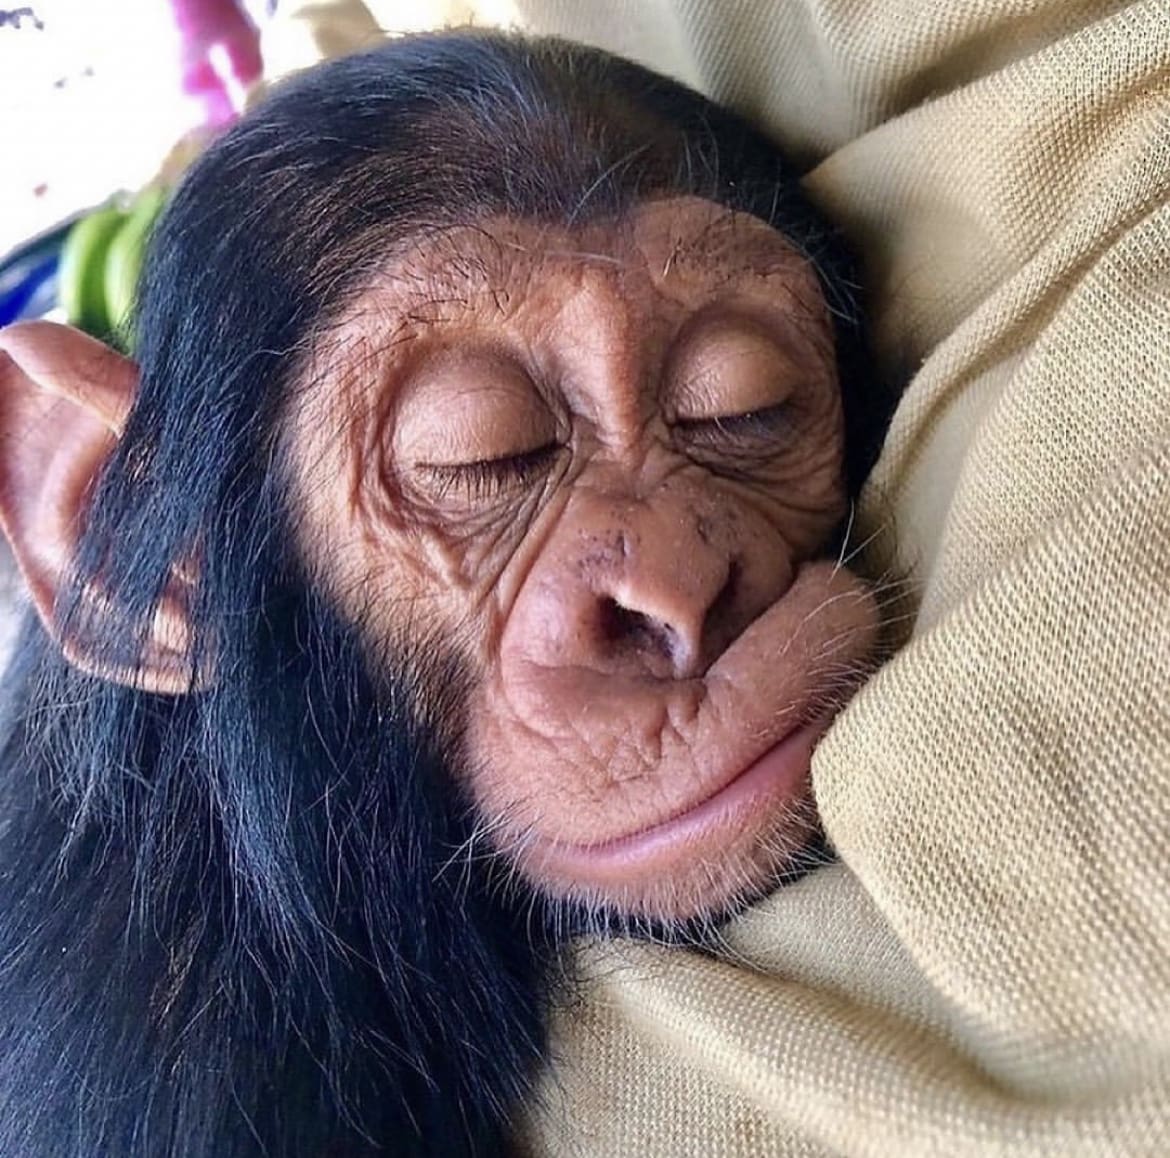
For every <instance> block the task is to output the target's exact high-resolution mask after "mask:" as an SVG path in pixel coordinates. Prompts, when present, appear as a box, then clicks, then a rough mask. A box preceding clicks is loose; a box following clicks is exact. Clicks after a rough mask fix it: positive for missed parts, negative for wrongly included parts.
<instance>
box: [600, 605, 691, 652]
mask: <svg viewBox="0 0 1170 1158" xmlns="http://www.w3.org/2000/svg"><path fill="white" fill-rule="evenodd" d="M599 618H600V626H601V634H602V638H603V639H604V640H605V642H606V643H607V644H609V645H610V646H611V647H613V646H625V647H632V648H634V649H635V650H637V651H645V650H653V651H655V652H658V653H659V654H660V655H662V656H663V657H665V658H666V659H670V658H672V655H673V651H674V638H673V637H674V632H673V631H672V630H671V628H670V627H669V626H668V625H667V624H665V623H660V622H659V621H658V620H656V619H652V618H651V617H650V616H649V615H645V614H644V613H643V612H641V611H631V610H630V609H629V608H628V607H623V606H622V605H621V604H620V603H619V602H618V601H617V600H616V599H611V598H608V597H607V598H605V599H602V600H601V606H600V616H599Z"/></svg>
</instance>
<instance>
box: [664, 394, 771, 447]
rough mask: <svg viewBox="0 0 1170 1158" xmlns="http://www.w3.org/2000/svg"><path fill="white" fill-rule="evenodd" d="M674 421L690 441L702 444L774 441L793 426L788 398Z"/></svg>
mask: <svg viewBox="0 0 1170 1158" xmlns="http://www.w3.org/2000/svg"><path fill="white" fill-rule="evenodd" d="M675 425H676V427H677V429H679V430H680V431H681V432H682V433H683V434H685V435H686V437H687V438H688V439H689V440H690V441H692V442H698V443H699V444H700V445H711V444H715V443H719V444H726V443H728V442H732V443H739V444H748V445H752V444H758V443H764V442H774V441H775V440H776V439H777V438H779V437H782V436H783V435H785V434H787V433H788V432H789V431H790V430H791V428H792V411H791V408H790V406H789V405H788V403H787V402H781V403H779V404H778V405H776V406H765V407H763V408H761V409H760V410H748V411H746V412H745V413H743V414H731V415H727V416H721V417H718V418H688V419H681V420H679V421H678V422H676V424H675Z"/></svg>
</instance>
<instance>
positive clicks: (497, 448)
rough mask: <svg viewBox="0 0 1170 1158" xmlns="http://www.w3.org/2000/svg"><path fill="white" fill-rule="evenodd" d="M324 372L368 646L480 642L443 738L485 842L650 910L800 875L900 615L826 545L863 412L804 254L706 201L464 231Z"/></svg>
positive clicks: (308, 477)
mask: <svg viewBox="0 0 1170 1158" xmlns="http://www.w3.org/2000/svg"><path fill="white" fill-rule="evenodd" d="M305 380H306V382H307V386H306V387H305V388H304V389H303V390H301V391H300V392H298V394H297V396H296V397H297V400H296V402H295V404H294V414H293V415H292V422H291V424H290V426H291V429H292V435H291V440H292V455H293V460H294V462H295V463H296V464H297V465H296V466H295V468H294V470H295V474H296V477H297V478H298V479H299V480H300V486H301V488H302V495H301V498H302V499H303V509H304V510H305V512H306V514H305V519H304V523H303V527H302V538H303V544H302V546H303V551H304V553H305V554H306V555H307V557H308V559H309V560H310V564H311V570H312V571H313V572H314V574H315V576H316V577H317V579H318V581H319V582H321V583H323V584H324V585H325V587H326V588H327V590H328V591H329V592H330V594H331V596H332V597H333V599H334V600H335V601H337V602H338V603H339V604H340V606H341V607H342V609H343V610H344V612H345V614H346V615H347V616H349V617H351V618H352V619H353V620H354V621H356V622H358V623H359V624H360V625H361V627H362V630H363V632H364V633H365V635H366V637H367V638H368V639H369V640H370V642H371V648H372V650H374V651H375V652H378V651H384V650H387V649H395V648H397V649H399V650H401V649H402V648H405V647H406V646H407V640H408V639H415V640H417V639H418V638H419V637H420V636H421V637H422V638H425V639H433V640H435V641H442V644H441V646H444V647H446V648H448V649H453V650H454V651H455V653H456V654H457V655H458V657H459V659H460V661H461V663H462V666H463V668H464V670H465V671H466V673H467V674H468V679H469V684H470V686H469V688H468V689H467V690H468V694H467V695H466V697H464V701H463V703H462V704H461V713H460V719H459V720H458V722H457V724H456V726H455V729H454V734H453V735H452V730H451V729H447V732H448V742H449V743H451V744H453V745H455V746H457V748H458V750H459V751H458V759H456V760H455V761H454V763H455V766H456V767H457V768H459V769H461V770H462V771H461V772H460V776H461V778H462V779H463V780H464V781H465V783H464V788H465V790H466V792H467V794H468V796H469V798H470V799H471V800H472V801H473V802H474V803H475V805H476V807H477V811H478V813H479V815H480V818H481V819H480V826H481V828H482V831H483V833H484V834H485V836H486V838H487V839H488V840H489V841H490V844H491V846H492V847H493V848H494V849H495V850H497V851H498V852H500V853H502V854H503V855H504V857H505V858H506V859H507V860H508V861H509V862H510V863H512V864H514V866H515V867H516V868H517V869H518V870H519V872H520V873H521V874H522V875H523V876H524V877H525V878H527V879H528V880H529V881H530V882H531V883H532V884H533V885H535V886H536V887H537V888H538V889H539V890H541V891H543V892H545V893H546V894H551V895H552V896H554V897H563V898H570V899H573V900H575V901H578V902H583V903H585V904H586V905H593V906H600V907H603V908H606V909H608V910H616V911H617V912H620V913H623V914H627V915H634V916H643V917H649V918H651V919H656V920H667V921H670V920H678V919H688V918H691V917H694V916H696V915H699V914H703V913H710V912H713V911H721V910H724V909H726V908H727V906H729V905H730V904H732V903H734V902H735V901H737V900H740V899H742V898H743V897H745V896H746V895H749V894H751V893H753V892H757V891H759V890H760V889H761V888H763V887H765V886H766V885H767V884H768V883H769V882H770V881H772V880H774V879H775V878H776V876H777V874H778V873H780V872H782V871H783V870H784V868H785V867H786V866H787V865H789V864H790V863H791V862H792V860H793V858H794V856H795V855H796V854H798V852H799V850H800V849H801V848H802V847H803V846H804V845H805V844H806V843H807V842H808V840H809V838H810V836H811V835H812V833H813V831H814V827H815V813H814V810H813V808H812V804H811V794H810V781H809V762H810V757H811V753H812V749H813V747H814V745H815V743H816V741H817V740H818V739H819V737H820V735H821V734H822V732H823V731H824V729H825V728H826V727H827V725H828V722H829V720H830V719H831V717H832V713H833V711H834V710H835V709H836V708H837V707H838V706H839V705H840V703H841V702H842V698H843V693H844V692H845V691H846V689H848V688H849V687H851V686H852V685H853V684H854V683H855V682H856V681H857V679H858V678H859V677H860V674H861V673H862V672H863V671H864V670H865V667H866V661H867V659H868V658H869V656H870V655H871V653H872V651H873V648H874V644H875V637H876V632H877V612H876V609H875V605H874V602H873V600H872V598H871V597H870V595H869V594H868V593H867V589H866V588H865V586H864V585H863V584H862V583H860V582H859V581H858V580H857V579H856V578H854V577H853V576H851V575H850V574H849V573H848V572H847V571H845V570H844V569H843V568H841V567H840V566H839V565H837V563H836V562H835V560H834V558H832V557H831V556H830V557H826V554H827V552H828V551H829V549H830V544H831V543H832V542H833V540H834V535H835V531H836V529H837V528H838V526H839V523H840V521H841V519H842V516H843V514H844V512H845V508H846V496H845V489H844V484H843V469H842V459H843V433H842V410H841V401H840V392H839V387H838V379H837V370H836V366H835V361H834V352H833V341H832V334H831V328H830V320H829V315H828V310H827V307H826V304H825V301H824V298H823V296H822V293H821V290H820V288H819V286H818V282H817V279H816V276H815V274H814V272H813V270H812V269H811V267H810V264H809V262H808V261H807V260H806V259H805V258H803V257H802V256H801V255H800V254H799V253H797V252H796V250H794V249H793V248H792V247H791V246H790V244H789V243H788V242H787V241H786V240H785V239H784V237H783V236H782V235H781V234H780V233H778V232H777V231H775V230H773V229H771V228H769V227H768V226H766V225H765V224H763V223H762V222H760V221H759V220H757V219H755V218H752V217H750V216H747V215H745V214H738V213H733V212H731V211H729V210H727V209H724V208H722V207H719V206H716V205H713V204H711V203H709V202H706V201H703V200H701V199H698V198H694V197H674V198H666V199H661V200H653V201H649V202H645V203H642V204H640V205H639V206H637V207H636V208H634V209H633V210H631V211H629V212H628V213H626V214H625V215H624V216H623V217H622V218H621V219H620V220H616V221H608V222H601V223H598V222H592V223H589V224H587V225H582V226H579V227H564V226H550V225H544V224H538V223H535V222H532V221H525V220H507V219H500V218H493V219H488V220H484V221H481V222H480V223H478V224H477V225H475V226H462V227H451V228H446V229H442V230H436V231H435V232H434V233H432V234H430V235H427V236H424V237H422V238H421V239H419V240H416V241H413V242H411V244H410V245H409V246H406V247H403V248H402V249H401V250H400V251H399V252H397V253H394V254H392V255H391V257H390V259H389V260H388V262H387V264H386V266H385V268H384V273H383V275H382V276H380V277H379V278H377V279H375V280H374V281H373V283H372V284H370V285H369V286H368V287H367V288H366V289H365V290H364V291H363V292H361V293H360V294H359V295H358V296H357V298H356V300H354V301H353V303H352V304H351V306H350V307H349V308H348V309H347V310H346V311H345V312H344V315H343V316H342V318H341V319H340V320H339V321H338V322H337V324H336V325H334V326H331V327H330V329H329V330H328V337H327V340H325V341H324V342H321V343H319V347H318V350H317V351H316V353H315V355H314V357H313V358H312V359H311V365H310V366H309V367H308V368H307V370H306V373H305ZM415 650H416V651H417V650H418V649H417V644H415ZM424 708H425V705H424Z"/></svg>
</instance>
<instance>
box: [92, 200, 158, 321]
mask: <svg viewBox="0 0 1170 1158" xmlns="http://www.w3.org/2000/svg"><path fill="white" fill-rule="evenodd" d="M165 203H166V192H165V191H164V190H163V189H161V188H159V187H158V186H157V185H153V186H150V187H149V188H147V189H145V190H143V191H142V193H140V194H139V195H138V197H137V198H136V200H135V201H134V204H133V205H132V206H131V207H130V212H129V215H128V216H127V218H126V220H125V223H124V224H123V225H122V227H121V228H120V229H118V230H117V231H116V233H115V234H114V238H113V240H112V241H111V243H110V247H109V250H108V251H107V253H106V255H105V270H104V299H105V308H106V319H107V322H108V323H109V329H110V330H111V331H112V332H113V333H114V334H115V335H117V336H118V337H119V338H121V339H123V340H124V341H125V340H127V339H128V338H129V326H130V316H131V314H132V312H133V309H134V301H135V297H136V295H137V292H138V279H139V276H140V275H141V273H142V259H143V257H144V256H145V254H146V243H147V241H148V240H149V239H150V231H151V230H152V229H153V228H154V223H155V221H156V220H157V219H158V215H159V213H160V212H161V210H162V207H163V205H164V204H165Z"/></svg>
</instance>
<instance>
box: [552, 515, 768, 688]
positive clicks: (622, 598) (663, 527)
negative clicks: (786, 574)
mask: <svg viewBox="0 0 1170 1158" xmlns="http://www.w3.org/2000/svg"><path fill="white" fill-rule="evenodd" d="M605 514H606V515H608V519H605V520H603V521H604V522H608V524H609V525H608V526H606V527H597V526H595V527H594V528H592V529H590V530H588V531H586V532H585V533H584V535H583V542H584V543H585V544H586V547H585V550H584V552H583V564H584V565H583V566H582V567H581V568H580V571H579V574H580V575H581V578H582V580H583V582H584V585H585V588H586V590H585V591H583V592H581V593H580V594H581V595H582V596H583V597H584V598H583V599H581V602H579V603H578V608H579V611H580V612H582V613H584V615H585V617H586V619H587V622H586V623H584V624H581V625H580V626H581V627H582V628H584V629H585V634H586V635H587V636H588V637H590V638H591V640H592V648H593V650H594V651H595V663H596V665H597V666H599V667H600V668H601V669H602V670H612V671H614V672H615V673H616V672H618V671H622V672H629V673H631V674H633V673H638V674H646V675H651V676H655V677H658V678H672V679H688V678H692V677H695V676H700V675H702V674H703V673H704V672H705V671H706V670H707V668H708V667H709V666H710V665H711V663H713V662H714V660H715V659H716V658H717V657H718V656H719V655H720V654H722V652H723V651H724V649H725V648H726V647H727V645H728V644H729V643H730V642H731V640H732V639H734V638H735V637H736V635H738V634H739V632H740V631H742V629H743V627H744V626H746V619H747V618H750V617H749V616H747V615H746V608H745V601H744V598H743V594H744V593H743V590H742V587H743V584H742V568H741V565H740V563H739V562H738V560H737V558H736V551H735V549H734V546H733V544H731V543H730V542H729V541H728V539H729V537H728V535H727V534H726V533H720V532H719V530H718V529H715V530H711V529H708V526H707V524H706V523H705V521H704V520H703V519H702V518H701V517H700V516H699V515H697V514H696V513H695V512H694V511H693V510H686V509H680V507H678V506H675V505H673V504H672V505H669V506H667V507H665V508H662V507H658V508H656V507H653V506H647V505H643V504H628V505H623V506H620V507H610V508H609V509H608V510H607V511H606V512H605ZM574 602H575V601H574Z"/></svg>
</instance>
